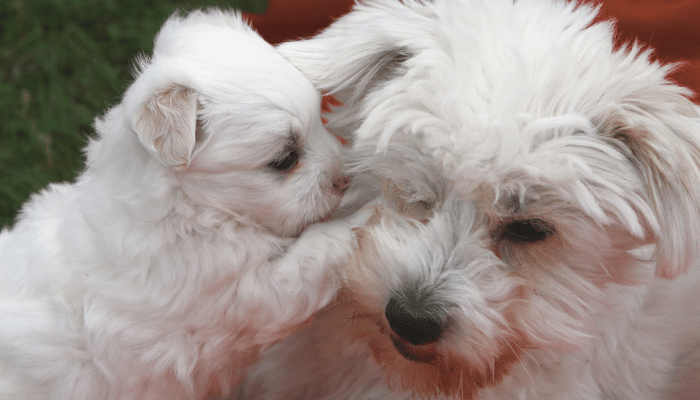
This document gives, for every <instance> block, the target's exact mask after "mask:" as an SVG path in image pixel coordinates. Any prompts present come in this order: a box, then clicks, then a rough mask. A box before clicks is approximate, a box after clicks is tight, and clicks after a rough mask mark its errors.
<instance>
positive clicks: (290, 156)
mask: <svg viewBox="0 0 700 400" xmlns="http://www.w3.org/2000/svg"><path fill="white" fill-rule="evenodd" d="M297 164H299V150H297V149H291V150H290V151H288V152H286V153H284V154H283V155H282V156H281V157H280V158H278V159H277V160H274V161H272V162H271V163H269V164H268V166H269V167H270V168H272V169H274V170H275V171H277V172H288V171H289V170H291V169H292V168H294V167H296V166H297Z"/></svg>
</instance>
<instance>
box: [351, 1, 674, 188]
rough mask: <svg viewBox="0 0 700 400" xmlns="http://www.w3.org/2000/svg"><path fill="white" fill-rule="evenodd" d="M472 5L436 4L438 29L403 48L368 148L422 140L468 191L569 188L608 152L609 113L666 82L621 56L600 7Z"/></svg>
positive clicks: (641, 62)
mask: <svg viewBox="0 0 700 400" xmlns="http://www.w3.org/2000/svg"><path fill="white" fill-rule="evenodd" d="M471 3H472V2H469V1H466V2H444V3H441V4H440V5H436V6H435V7H432V6H430V5H427V7H429V8H431V7H432V8H431V10H432V13H433V14H434V15H430V13H427V14H426V15H427V16H428V17H429V18H432V20H430V19H429V21H432V25H431V24H428V23H426V26H428V27H429V28H425V27H423V28H420V29H419V28H417V31H419V32H417V33H416V35H420V39H421V40H413V41H408V40H407V41H406V43H403V44H402V47H401V51H405V52H406V53H407V54H410V56H409V57H408V58H407V59H406V60H404V61H402V64H403V68H404V69H405V71H406V73H405V74H403V75H401V76H400V77H395V78H393V79H392V80H390V81H389V82H386V84H384V85H382V86H381V87H379V89H377V90H375V91H373V92H371V93H369V94H368V95H367V98H366V104H367V107H366V109H367V110H368V112H367V117H366V119H365V123H364V124H363V126H362V127H361V128H360V130H359V131H358V136H359V137H360V138H361V140H364V139H369V140H375V141H377V142H378V143H379V146H380V147H381V146H382V145H386V143H388V142H389V141H390V140H391V137H392V136H393V135H415V136H417V137H419V138H420V139H421V141H422V146H423V148H424V153H425V154H430V155H432V156H433V157H435V159H436V160H437V161H438V164H440V165H441V166H442V167H443V168H444V170H445V174H446V176H449V177H451V178H454V179H457V180H460V181H461V182H462V183H463V184H464V185H465V186H466V187H476V186H479V185H481V184H483V183H484V182H487V183H488V182H490V183H492V184H495V183H498V182H499V181H501V180H503V179H505V178H504V177H511V176H514V175H518V174H520V175H523V176H530V177H543V176H547V177H549V178H550V179H552V180H555V181H566V180H570V178H571V177H577V176H580V174H581V172H582V171H583V170H582V167H583V166H585V165H580V164H579V165H577V163H580V162H581V160H583V159H584V158H585V157H583V155H584V153H592V152H595V151H598V150H595V151H594V150H592V149H593V148H594V147H595V146H596V145H597V143H596V141H595V140H592V138H594V137H596V136H599V133H600V132H598V130H597V128H596V126H595V125H594V122H593V121H594V120H595V118H596V117H597V116H598V115H600V114H601V113H604V111H602V110H603V109H605V107H610V105H616V104H621V103H623V102H624V101H629V99H630V98H631V99H634V96H636V95H637V93H642V92H643V91H644V88H645V85H646V83H647V81H646V80H645V79H651V80H653V81H655V82H663V81H664V74H665V70H663V69H661V68H659V67H658V66H657V65H652V64H650V63H648V62H647V61H646V57H645V56H641V57H639V54H638V52H637V54H630V53H629V52H627V51H625V50H624V49H622V50H616V49H614V47H613V43H614V40H613V33H612V25H611V24H610V23H607V22H601V23H594V18H595V10H594V9H593V8H591V7H589V6H584V5H582V6H577V5H576V4H566V3H552V2H532V1H520V2H515V3H512V2H506V1H494V2H483V1H482V2H474V3H478V7H475V6H474V4H471ZM493 15H499V18H493ZM397 24H398V22H397ZM421 29H422V30H421ZM632 53H634V52H632ZM582 149H588V150H582ZM599 150H600V149H599ZM600 151H601V152H605V151H606V150H600ZM586 155H587V154H586ZM614 157H617V158H619V154H614ZM584 164H585V163H584Z"/></svg>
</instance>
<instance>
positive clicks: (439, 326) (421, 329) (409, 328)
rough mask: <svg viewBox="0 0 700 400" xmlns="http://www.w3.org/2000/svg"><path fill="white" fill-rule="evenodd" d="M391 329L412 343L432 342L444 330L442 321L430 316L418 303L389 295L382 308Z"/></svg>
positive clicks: (438, 337)
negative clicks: (414, 303)
mask: <svg viewBox="0 0 700 400" xmlns="http://www.w3.org/2000/svg"><path fill="white" fill-rule="evenodd" d="M384 315H385V316H386V319H387V320H388V321H389V326H390V327H391V330H393V331H394V333H396V334H397V335H399V337H400V338H401V339H403V340H405V341H407V342H408V343H410V344H413V345H417V346H419V345H423V344H429V343H434V342H436V341H437V340H438V339H440V336H442V333H443V331H444V330H445V326H444V323H442V322H441V321H440V320H438V318H436V317H434V316H431V315H430V314H429V313H428V312H426V311H425V309H423V308H421V307H420V305H412V304H410V302H408V301H404V300H402V299H399V298H396V297H391V298H390V299H389V302H388V303H387V305H386V308H385V309H384Z"/></svg>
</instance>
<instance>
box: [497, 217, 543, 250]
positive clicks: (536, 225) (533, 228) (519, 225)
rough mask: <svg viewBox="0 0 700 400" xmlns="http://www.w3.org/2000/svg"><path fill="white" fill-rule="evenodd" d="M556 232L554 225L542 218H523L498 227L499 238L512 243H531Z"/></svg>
mask: <svg viewBox="0 0 700 400" xmlns="http://www.w3.org/2000/svg"><path fill="white" fill-rule="evenodd" d="M553 234H554V227H553V226H552V225H551V224H550V223H549V222H546V221H543V220H541V219H537V218H532V219H521V220H515V221H511V222H508V223H507V224H505V225H504V226H502V227H501V228H499V229H498V232H497V235H496V236H497V238H498V239H502V240H506V241H509V242H511V243H519V244H529V243H535V242H539V241H542V240H544V239H546V238H548V237H549V236H552V235H553Z"/></svg>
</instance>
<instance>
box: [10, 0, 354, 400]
mask: <svg viewBox="0 0 700 400" xmlns="http://www.w3.org/2000/svg"><path fill="white" fill-rule="evenodd" d="M320 108H321V105H320V94H319V92H318V91H317V90H316V89H315V88H314V87H313V86H312V85H311V83H310V82H309V81H308V80H307V79H306V78H305V77H304V76H303V75H302V74H301V73H300V72H299V71H298V70H297V69H296V68H295V67H293V66H292V65H291V64H290V63H289V62H287V61H286V60H285V59H284V58H283V57H282V56H281V55H279V54H278V53H277V52H276V51H275V49H274V48H273V47H272V46H270V45H268V44H267V43H265V41H264V40H263V39H262V38H261V37H259V36H258V35H257V34H256V33H255V32H253V31H252V30H251V28H250V27H249V26H247V25H246V24H245V23H244V22H243V21H242V20H241V17H240V15H239V14H237V13H234V12H223V11H217V10H210V11H207V12H194V13H192V14H190V15H188V16H186V17H181V16H178V15H174V16H173V17H171V18H170V19H169V20H168V21H167V22H166V23H165V25H164V26H163V27H162V29H161V31H160V33H159V34H158V36H157V38H156V41H155V48H154V52H153V56H152V57H150V58H146V57H143V58H142V59H141V60H140V62H139V71H138V73H137V77H136V79H135V81H134V82H133V84H132V85H131V86H130V87H129V89H128V90H127V92H126V94H125V95H124V98H123V101H122V102H121V103H120V104H118V105H117V106H116V107H114V108H112V109H111V110H109V112H107V113H106V114H105V115H104V116H103V117H101V118H98V119H97V120H96V122H95V127H96V130H97V136H96V137H95V138H94V139H92V140H91V141H90V144H89V145H88V146H87V149H86V155H87V166H86V169H85V171H84V172H83V173H82V174H81V175H80V176H79V177H78V179H77V181H76V182H75V183H72V184H54V185H50V186H49V187H48V188H47V189H45V190H43V191H41V192H40V193H38V194H36V195H34V196H33V197H32V198H31V200H30V201H29V202H27V204H25V206H24V207H23V209H22V212H21V214H20V216H19V218H18V220H17V222H16V224H15V226H14V227H13V228H12V229H5V230H3V231H2V233H1V234H0V276H2V279H1V280H0V321H2V322H1V323H0V399H2V400H33V399H37V400H39V399H42V400H45V399H51V400H67V399H70V400H81V399H83V400H96V399H101V400H107V399H110V400H115V399H132V400H135V399H138V400H147V399H153V400H163V399H201V398H205V397H209V398H215V397H218V396H221V395H227V394H228V390H229V389H230V387H231V384H232V383H231V382H232V380H234V381H235V379H236V376H237V375H239V374H240V372H241V371H242V368H243V367H244V366H245V365H247V364H248V363H250V362H252V361H253V360H254V359H255V356H256V354H257V352H258V350H259V349H260V348H263V347H264V346H266V345H269V344H270V343H272V342H274V341H276V340H278V339H280V338H282V337H284V336H285V335H287V334H288V333H289V332H290V331H291V330H292V329H294V328H295V327H296V326H297V325H298V324H300V323H302V322H304V321H306V320H307V319H308V318H309V317H310V316H311V315H312V313H314V312H315V311H317V310H318V309H319V308H321V307H323V306H324V305H325V304H327V303H328V302H329V301H330V300H331V299H332V298H333V297H334V296H335V293H336V290H337V287H338V286H339V282H338V278H339V273H338V268H339V266H340V263H341V262H342V261H343V260H345V259H347V258H348V257H349V254H350V251H351V245H352V243H353V240H354V238H353V236H352V234H351V232H350V230H351V228H352V227H353V226H354V225H352V224H351V221H350V220H338V221H332V222H327V223H322V224H316V225H313V226H310V227H308V228H306V229H304V228H305V227H307V225H309V224H312V223H314V222H318V221H320V220H324V219H326V218H328V217H329V216H330V214H331V213H332V212H334V210H335V209H336V208H337V207H338V205H339V203H340V200H341V197H342V196H343V192H344V189H345V188H346V187H347V178H346V176H345V175H344V173H343V172H342V168H343V154H342V149H341V145H340V143H339V141H338V140H337V138H336V137H334V136H333V135H332V134H330V133H329V132H328V131H326V129H325V128H324V126H323V124H322V121H321V118H320ZM302 231H303V232H302Z"/></svg>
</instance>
